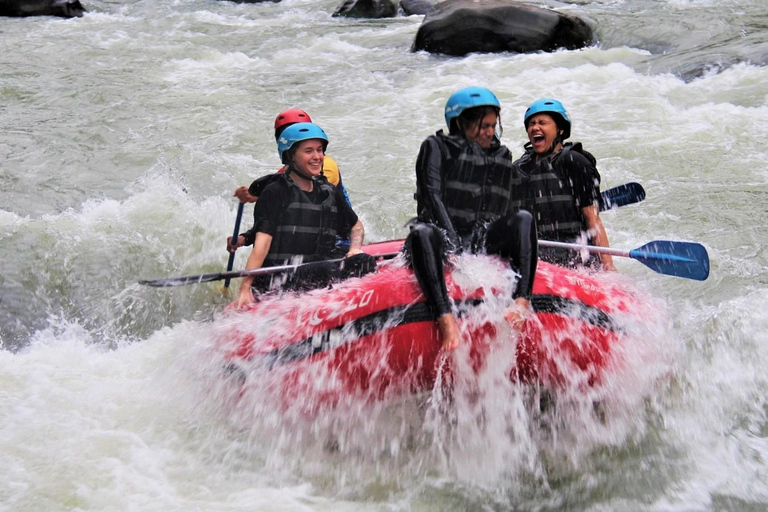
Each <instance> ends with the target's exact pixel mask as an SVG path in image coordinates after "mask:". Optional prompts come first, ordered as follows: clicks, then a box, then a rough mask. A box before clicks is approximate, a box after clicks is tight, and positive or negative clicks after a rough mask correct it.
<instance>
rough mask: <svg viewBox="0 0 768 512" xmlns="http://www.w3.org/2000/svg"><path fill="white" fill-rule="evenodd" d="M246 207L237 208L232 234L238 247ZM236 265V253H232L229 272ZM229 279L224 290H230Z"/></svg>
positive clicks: (241, 204)
mask: <svg viewBox="0 0 768 512" xmlns="http://www.w3.org/2000/svg"><path fill="white" fill-rule="evenodd" d="M244 206H245V203H240V205H239V206H238V207H237V217H236V218H235V232H234V233H232V243H233V244H235V245H237V237H238V236H240V219H242V218H243V207H244ZM234 265H235V253H234V252H231V253H229V261H228V262H227V272H229V271H231V270H232V267H233V266H234ZM229 279H230V278H228V277H227V278H226V281H224V288H229Z"/></svg>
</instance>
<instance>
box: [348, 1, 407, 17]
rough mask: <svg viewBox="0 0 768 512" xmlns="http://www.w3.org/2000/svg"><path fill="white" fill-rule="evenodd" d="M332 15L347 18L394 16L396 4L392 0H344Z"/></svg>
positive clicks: (395, 14)
mask: <svg viewBox="0 0 768 512" xmlns="http://www.w3.org/2000/svg"><path fill="white" fill-rule="evenodd" d="M333 15H334V16H345V17H347V18H394V17H395V16H397V4H396V3H395V2H394V1H393V0H344V3H343V4H341V5H340V6H339V7H338V8H337V9H336V12H334V13H333Z"/></svg>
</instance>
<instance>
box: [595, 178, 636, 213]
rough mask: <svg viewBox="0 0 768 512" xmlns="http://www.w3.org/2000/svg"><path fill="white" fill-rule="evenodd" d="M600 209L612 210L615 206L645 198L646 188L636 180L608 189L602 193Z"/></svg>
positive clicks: (633, 202)
mask: <svg viewBox="0 0 768 512" xmlns="http://www.w3.org/2000/svg"><path fill="white" fill-rule="evenodd" d="M601 196H602V199H603V200H602V203H601V204H600V211H605V210H610V209H611V208H613V207H614V206H617V207H618V206H626V205H628V204H635V203H639V202H640V201H642V200H644V199H645V189H644V188H643V186H642V185H640V184H639V183H635V182H630V183H626V184H624V185H619V186H618V187H613V188H611V189H608V190H606V191H605V192H603V193H602V194H601Z"/></svg>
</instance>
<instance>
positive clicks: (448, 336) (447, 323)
mask: <svg viewBox="0 0 768 512" xmlns="http://www.w3.org/2000/svg"><path fill="white" fill-rule="evenodd" d="M437 326H438V327H439V328H440V338H441V339H442V340H443V346H442V349H443V350H444V351H446V352H448V351H451V350H453V349H455V348H456V347H458V346H459V340H460V339H461V333H460V332H459V326H458V324H457V323H456V319H455V318H454V317H453V314H452V313H446V314H444V315H443V316H441V317H440V318H438V319H437Z"/></svg>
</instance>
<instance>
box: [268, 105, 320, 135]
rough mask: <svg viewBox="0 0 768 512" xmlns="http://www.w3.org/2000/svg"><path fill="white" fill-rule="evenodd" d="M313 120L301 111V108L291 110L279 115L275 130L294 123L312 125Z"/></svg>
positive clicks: (276, 119)
mask: <svg viewBox="0 0 768 512" xmlns="http://www.w3.org/2000/svg"><path fill="white" fill-rule="evenodd" d="M311 122H312V118H310V117H309V114H307V113H306V112H304V111H303V110H301V109H300V108H289V109H288V110H285V111H283V112H280V113H279V114H277V117H276V118H275V130H279V129H280V128H282V127H283V126H285V125H288V124H293V123H311Z"/></svg>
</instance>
